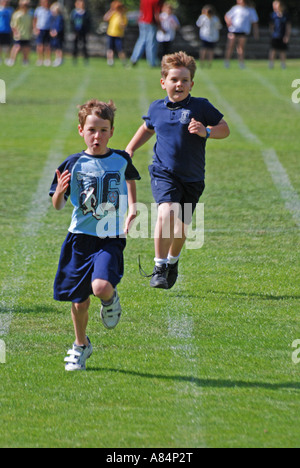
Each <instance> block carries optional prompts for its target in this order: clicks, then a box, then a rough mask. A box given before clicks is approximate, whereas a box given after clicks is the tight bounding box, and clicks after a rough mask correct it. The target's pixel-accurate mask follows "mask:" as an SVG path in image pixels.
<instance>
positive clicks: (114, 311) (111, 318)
mask: <svg viewBox="0 0 300 468" xmlns="http://www.w3.org/2000/svg"><path fill="white" fill-rule="evenodd" d="M121 314H122V309H121V304H120V298H119V296H118V293H117V290H115V295H114V299H113V302H112V304H110V305H103V304H102V307H101V311H100V316H101V320H102V323H103V325H104V326H105V328H108V329H109V330H111V329H112V328H115V327H116V326H117V325H118V323H119V321H120V318H121Z"/></svg>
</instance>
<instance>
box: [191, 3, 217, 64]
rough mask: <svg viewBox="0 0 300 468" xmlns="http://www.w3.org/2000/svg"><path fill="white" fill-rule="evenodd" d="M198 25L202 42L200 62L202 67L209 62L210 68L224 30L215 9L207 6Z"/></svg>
mask: <svg viewBox="0 0 300 468" xmlns="http://www.w3.org/2000/svg"><path fill="white" fill-rule="evenodd" d="M196 24H197V26H198V28H199V29H200V39H201V41H202V48H201V51H200V60H201V63H202V65H204V63H205V61H206V60H207V63H208V66H209V67H210V66H211V64H212V61H213V58H214V54H215V47H216V44H217V42H218V41H219V39H220V30H221V29H222V25H221V21H220V19H219V18H218V16H217V14H216V10H215V7H214V6H212V5H205V6H204V7H203V9H202V14H201V15H200V17H199V18H198V21H197V23H196Z"/></svg>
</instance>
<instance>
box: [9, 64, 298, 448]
mask: <svg viewBox="0 0 300 468" xmlns="http://www.w3.org/2000/svg"><path fill="white" fill-rule="evenodd" d="M297 78H300V69H299V63H298V62H292V61H291V62H289V63H288V68H287V70H285V71H283V70H280V69H279V67H278V68H276V69H275V70H272V71H271V70H268V68H267V63H266V62H249V63H248V68H247V69H246V70H243V71H241V70H239V69H238V67H237V64H236V63H234V62H233V64H232V67H231V69H229V70H225V69H224V68H223V64H222V63H221V62H216V63H215V64H214V67H213V68H212V69H211V70H204V71H201V70H200V68H199V70H198V72H197V76H196V80H195V81H196V83H195V87H194V90H193V95H194V96H203V97H207V98H208V99H209V100H210V101H211V102H212V103H213V104H214V105H215V106H216V107H217V108H218V109H220V111H222V112H223V113H224V116H225V119H226V120H227V121H228V123H229V125H230V128H231V136H230V138H229V139H227V140H224V141H209V142H208V148H207V179H206V190H205V192H204V195H203V197H202V199H201V201H202V203H204V208H205V242H204V245H203V247H202V248H201V249H185V250H184V252H183V255H182V260H181V266H180V277H179V280H178V283H177V285H176V286H175V287H174V288H173V289H172V290H171V291H157V290H152V289H150V287H149V285H148V280H146V279H144V278H141V277H140V275H139V271H138V263H137V259H138V255H141V259H142V262H143V266H144V268H145V269H146V270H147V271H148V270H149V272H151V271H152V267H153V256H154V249H153V240H152V239H151V238H148V239H145V238H138V239H133V238H129V239H128V244H127V249H126V253H125V268H126V270H125V276H124V278H123V281H122V283H121V285H120V287H119V293H120V297H121V303H122V308H123V316H122V321H121V322H120V324H119V326H118V327H117V328H116V329H115V330H113V331H107V330H105V329H104V328H103V326H102V323H101V320H100V317H99V309H100V307H99V303H98V301H97V300H96V299H95V298H93V299H92V306H91V309H90V322H89V327H88V334H89V337H90V339H91V341H92V343H93V347H94V354H93V356H92V357H91V359H90V360H89V361H88V363H87V372H83V373H66V372H65V370H64V362H63V359H64V357H65V355H66V351H67V349H68V348H69V347H70V346H71V344H72V342H73V339H74V334H73V326H72V322H71V317H70V310H69V309H70V307H69V305H68V304H61V303H57V302H55V301H54V300H53V299H52V285H53V280H54V276H55V273H56V268H57V262H58V258H59V253H60V247H61V244H62V242H63V240H64V238H65V236H66V232H67V229H68V226H69V222H70V216H71V210H72V208H71V206H70V204H68V206H67V207H66V209H65V210H63V211H62V212H60V213H57V212H55V211H54V209H53V208H52V205H51V201H50V199H48V189H49V187H50V183H51V180H52V177H53V174H54V170H55V168H56V167H57V166H58V165H59V163H60V162H62V161H63V160H64V159H65V158H66V157H67V156H68V155H70V154H72V153H75V152H78V151H81V150H82V149H84V147H83V141H82V140H81V138H80V137H79V135H78V134H77V109H76V106H77V105H79V104H82V103H83V102H84V101H86V100H87V99H89V98H93V97H97V98H99V99H101V100H106V101H108V100H109V99H113V100H114V101H115V103H116V106H117V108H118V111H117V118H116V123H115V125H116V130H115V134H114V137H113V139H112V140H111V147H112V148H119V149H124V148H125V147H126V145H127V143H128V141H129V140H130V139H131V137H132V135H133V134H134V132H135V131H136V129H137V128H138V126H139V125H140V124H141V122H142V120H141V116H142V115H145V114H146V113H147V109H148V105H149V104H150V102H151V101H153V100H155V99H160V98H163V97H164V92H163V91H162V90H161V88H160V83H159V80H160V73H159V70H158V69H156V70H149V69H148V67H147V65H146V64H145V63H143V62H142V63H140V64H139V65H138V67H137V68H135V69H132V70H128V69H123V68H122V67H121V65H120V64H119V63H117V64H116V66H115V67H114V68H108V67H107V66H106V63H105V61H104V60H101V59H93V60H91V63H90V65H89V66H88V67H84V66H83V65H82V64H79V65H78V66H77V67H74V66H73V65H72V62H71V61H70V60H67V61H66V63H65V65H64V66H63V67H61V68H60V69H46V68H35V67H34V66H31V67H29V68H26V69H23V68H22V67H21V66H20V65H16V66H15V67H14V68H12V69H8V68H6V67H4V66H1V68H0V79H2V80H4V81H5V83H6V87H7V103H6V104H0V126H1V149H0V173H1V185H0V217H1V222H0V236H1V244H0V245H1V249H0V262H1V269H0V282H1V292H0V339H1V340H3V341H4V342H5V345H6V362H5V363H2V364H0V388H1V393H0V446H1V447H100V448H112V447H114V448H158V447H162V448H176V447H177V448H178V447H181V448H200V447H208V448H212V447H299V446H300V420H299V409H300V363H299V364H296V363H295V362H293V360H292V352H293V348H292V343H293V342H294V341H295V340H296V339H300V319H299V302H300V291H299V277H300V262H299V234H300V231H299V229H300V224H298V223H297V220H298V219H300V218H299V211H300V208H299V207H300V202H299V196H300V178H299V169H300V166H299V132H298V129H297V126H298V123H297V122H298V121H299V115H300V113H299V112H300V104H299V105H298V106H297V105H293V104H292V101H291V95H292V92H293V89H292V87H291V86H292V82H293V81H294V80H295V79H297ZM154 141H155V140H154V139H153V140H152V141H151V142H150V143H149V144H147V145H146V146H145V147H144V148H143V149H141V150H140V151H139V152H138V153H137V154H136V156H135V165H136V167H137V168H138V170H139V171H140V173H141V175H142V180H141V181H140V182H138V200H139V202H141V203H144V204H146V205H147V206H150V204H151V203H152V202H153V199H152V195H151V191H150V180H149V175H148V169H147V167H148V164H149V162H150V160H151V150H152V147H153V145H154ZM271 150H272V151H273V152H274V153H276V157H277V159H276V161H277V162H276V164H275V165H274V164H273V166H272V167H273V169H272V168H271V169H270V167H269V168H268V167H267V164H266V160H265V159H264V157H265V155H266V154H269V153H270V151H271ZM272 154H273V153H272ZM278 162H279V164H278ZM282 169H283V170H284V174H285V175H286V176H287V180H288V181H289V185H288V184H286V183H284V182H279V183H275V182H274V180H275V179H274V178H276V174H275V173H276V171H277V176H278V177H279V179H280V181H281V180H283V179H282V175H283V172H282ZM284 180H286V179H284ZM287 187H288V188H287ZM287 190H288V191H287ZM285 196H286V198H291V199H292V203H291V204H288V203H287V200H286V198H285ZM297 212H298V215H297ZM297 216H298V217H297Z"/></svg>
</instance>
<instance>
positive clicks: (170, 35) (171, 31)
mask: <svg viewBox="0 0 300 468" xmlns="http://www.w3.org/2000/svg"><path fill="white" fill-rule="evenodd" d="M159 19H160V29H159V30H158V31H157V35H156V38H157V42H158V44H159V56H160V58H162V57H163V56H164V55H166V54H169V53H170V52H171V46H172V43H173V42H174V40H175V37H176V31H177V30H178V29H179V28H180V23H179V19H178V18H177V16H176V15H174V13H173V8H172V5H170V4H169V3H165V4H164V5H163V7H162V12H161V14H160V15H159Z"/></svg>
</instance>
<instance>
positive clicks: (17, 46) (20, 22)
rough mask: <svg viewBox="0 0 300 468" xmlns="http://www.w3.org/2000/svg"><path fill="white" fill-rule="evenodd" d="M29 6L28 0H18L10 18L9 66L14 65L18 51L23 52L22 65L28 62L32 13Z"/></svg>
mask: <svg viewBox="0 0 300 468" xmlns="http://www.w3.org/2000/svg"><path fill="white" fill-rule="evenodd" d="M29 6H30V0H20V1H19V8H18V10H17V11H15V13H14V14H13V16H12V19H11V28H12V31H13V37H14V45H13V47H12V49H11V53H10V62H9V65H10V66H13V65H14V63H15V61H16V58H17V56H18V54H19V52H20V51H21V52H22V54H23V65H25V66H26V65H28V64H29V54H30V43H31V38H32V15H31V13H30V10H29Z"/></svg>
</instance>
